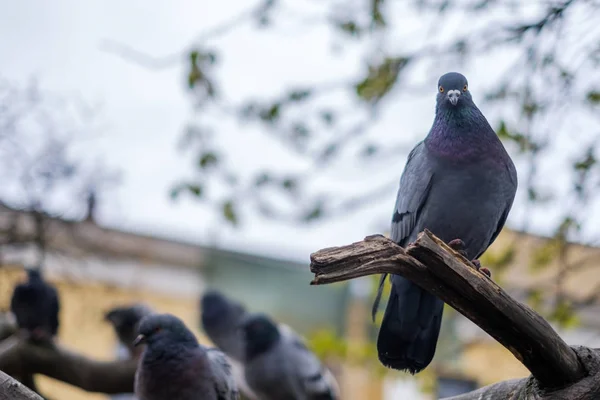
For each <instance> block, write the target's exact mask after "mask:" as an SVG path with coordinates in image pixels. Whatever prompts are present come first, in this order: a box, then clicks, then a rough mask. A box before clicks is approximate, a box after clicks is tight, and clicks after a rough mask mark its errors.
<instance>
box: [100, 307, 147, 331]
mask: <svg viewBox="0 0 600 400" xmlns="http://www.w3.org/2000/svg"><path fill="white" fill-rule="evenodd" d="M150 313H151V312H150V310H149V309H148V308H147V307H146V306H144V305H142V304H134V305H132V306H123V307H115V308H113V309H111V310H109V311H108V312H107V313H106V314H104V319H105V320H106V321H108V322H110V323H111V324H113V326H114V327H115V328H116V329H117V330H125V329H133V328H134V327H135V325H136V324H137V323H138V322H139V321H140V320H141V319H142V318H143V317H144V316H146V315H148V314H150Z"/></svg>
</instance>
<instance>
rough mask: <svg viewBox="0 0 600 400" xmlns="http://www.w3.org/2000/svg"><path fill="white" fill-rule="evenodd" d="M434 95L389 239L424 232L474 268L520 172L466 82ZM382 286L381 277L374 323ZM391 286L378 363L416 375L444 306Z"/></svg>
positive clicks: (396, 279)
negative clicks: (432, 116)
mask: <svg viewBox="0 0 600 400" xmlns="http://www.w3.org/2000/svg"><path fill="white" fill-rule="evenodd" d="M437 90H438V94H437V105H436V110H435V119H434V122H433V126H432V127H431V130H430V131H429V134H428V135H427V137H426V138H425V139H424V140H423V141H421V142H420V143H418V144H417V145H416V147H415V148H414V149H413V150H412V151H411V152H410V154H409V155H408V161H407V163H406V166H405V168H404V172H403V174H402V177H401V179H400V189H399V190H398V197H397V199H396V205H395V207H394V214H393V218H392V229H391V238H392V240H394V241H395V242H396V243H398V244H399V245H401V246H406V245H408V244H409V243H411V242H413V241H414V240H416V238H417V235H418V234H419V233H420V232H421V231H423V230H424V229H429V230H430V231H431V232H433V233H434V234H435V235H436V236H438V237H440V238H441V239H442V240H444V241H445V242H446V243H449V244H450V245H451V246H453V247H454V248H456V249H457V250H460V251H461V252H462V253H463V254H464V255H465V256H466V257H467V258H468V259H473V260H474V263H475V264H476V267H478V268H479V267H480V265H479V262H478V260H476V259H477V258H479V257H480V256H481V255H482V254H483V252H484V251H485V250H486V249H487V248H488V246H490V245H491V244H492V243H493V242H494V240H495V239H496V237H497V236H498V234H499V233H500V231H501V230H502V227H503V226H504V222H505V221H506V217H507V216H508V213H509V211H510V209H511V207H512V203H513V200H514V197H515V192H516V190H517V172H516V169H515V166H514V164H513V162H512V160H511V159H510V156H509V155H508V153H507V152H506V150H505V149H504V146H503V145H502V143H501V142H500V140H499V139H498V136H497V135H496V133H495V132H494V130H493V129H492V128H491V126H490V125H489V123H488V122H487V120H486V119H485V117H484V116H483V114H482V113H481V111H480V110H479V109H478V108H477V106H476V105H475V103H473V99H472V98H471V93H470V92H469V87H468V83H467V79H466V78H465V77H464V76H463V75H461V74H459V73H456V72H450V73H447V74H445V75H443V76H442V77H441V78H440V80H439V82H438V88H437ZM482 270H484V269H483V268H482ZM484 272H485V271H484ZM487 274H488V275H489V272H487ZM385 278H386V275H383V276H382V277H381V281H380V287H379V293H378V295H377V298H376V300H375V304H374V305H373V318H375V313H376V311H377V307H378V303H379V300H380V297H381V291H382V288H383V284H384V283H385ZM391 281H392V289H391V293H390V297H389V300H388V304H387V307H386V310H385V314H384V317H383V322H382V324H381V328H380V330H379V337H378V339H377V350H378V353H379V360H380V361H381V363H382V364H384V365H385V366H387V367H390V368H393V369H398V370H407V371H409V372H410V373H412V374H414V373H417V372H419V371H421V370H422V369H423V368H425V367H427V366H428V365H429V363H430V362H431V360H432V358H433V355H434V353H435V348H436V343H437V339H438V335H439V331H440V324H441V321H442V311H443V307H444V303H443V302H442V301H441V300H440V299H438V298H437V297H435V296H434V295H432V294H430V293H429V292H427V291H425V290H424V289H421V287H419V286H417V285H415V284H413V283H412V282H410V281H409V280H407V279H404V278H403V277H401V276H397V275H392V276H391Z"/></svg>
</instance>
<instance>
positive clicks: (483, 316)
mask: <svg viewBox="0 0 600 400" xmlns="http://www.w3.org/2000/svg"><path fill="white" fill-rule="evenodd" d="M311 271H312V272H313V273H315V279H314V280H313V282H311V284H317V285H318V284H326V283H331V282H338V281H344V280H348V279H352V278H357V277H360V276H365V275H372V274H378V273H392V274H397V275H402V276H404V277H405V278H407V279H409V280H411V281H412V282H414V283H416V284H417V285H419V286H421V287H422V288H424V289H425V290H427V291H429V292H431V293H433V294H435V295H436V296H438V297H439V298H441V299H442V300H444V301H445V302H446V303H447V304H449V305H450V306H452V307H454V308H455V309H456V310H458V311H459V312H460V313H462V314H463V315H465V316H466V317H467V318H469V319H470V320H471V321H473V322H474V323H475V324H477V325H478V326H479V327H481V328H482V329H483V330H485V331H486V332H487V333H488V334H490V335H491V336H492V337H494V338H495V339H496V340H497V341H498V342H500V343H501V344H502V345H503V346H504V347H506V348H507V349H508V350H510V351H511V352H512V353H513V355H514V356H515V357H516V358H517V359H518V360H519V361H520V362H521V363H523V365H524V366H525V367H527V369H529V371H530V372H531V373H532V374H533V376H534V377H535V378H536V380H537V382H539V385H540V387H542V388H557V387H564V386H567V385H569V384H571V383H573V382H577V381H578V380H580V379H581V378H582V377H583V375H584V373H585V370H584V368H583V367H582V365H581V364H580V362H579V360H578V358H577V355H576V354H575V352H574V351H573V350H572V349H571V348H570V347H569V346H568V345H567V344H566V343H565V342H564V341H563V340H562V339H561V338H560V336H558V334H557V333H556V332H555V331H554V330H553V329H552V327H551V326H550V324H548V322H546V320H544V319H543V318H542V317H541V316H540V315H539V314H537V313H536V312H535V311H533V310H532V309H530V308H529V307H527V306H526V305H524V304H521V303H519V302H518V301H516V300H514V299H513V298H512V297H510V296H509V295H508V294H507V293H506V292H505V291H504V290H502V288H501V287H499V286H498V285H496V284H495V283H494V282H493V281H492V280H490V279H488V278H487V276H485V275H483V274H482V273H479V272H478V271H476V270H475V268H474V267H473V265H472V264H471V263H470V262H469V261H468V260H466V259H465V258H464V257H462V256H461V255H460V254H458V253H457V252H455V251H454V250H452V249H451V248H450V247H448V246H447V245H446V244H445V243H443V242H442V241H441V240H440V239H438V238H437V237H435V236H434V235H433V234H432V233H431V232H429V231H427V230H426V231H425V232H422V233H421V234H420V235H419V237H418V239H417V240H416V241H415V243H413V244H411V245H410V246H408V248H407V249H406V251H405V250H404V249H403V248H402V247H400V246H398V245H396V244H395V243H394V242H392V241H391V240H389V239H387V238H385V237H383V236H381V235H375V236H369V237H367V238H366V239H365V240H364V241H362V242H357V243H353V244H351V245H349V246H343V247H335V248H328V249H323V250H320V251H318V252H316V253H313V254H311Z"/></svg>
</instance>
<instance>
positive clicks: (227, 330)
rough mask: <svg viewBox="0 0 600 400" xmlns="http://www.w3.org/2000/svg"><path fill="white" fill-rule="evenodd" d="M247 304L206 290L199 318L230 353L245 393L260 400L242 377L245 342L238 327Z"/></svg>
mask: <svg viewBox="0 0 600 400" xmlns="http://www.w3.org/2000/svg"><path fill="white" fill-rule="evenodd" d="M246 315H247V311H246V308H245V307H244V306H243V305H242V304H241V303H239V302H237V301H235V300H233V299H231V298H228V297H227V296H225V294H223V293H221V292H220V291H218V290H207V291H206V292H204V294H203V295H202V297H201V298H200V322H201V325H202V329H203V330H204V333H206V336H208V338H209V339H210V340H211V341H212V342H213V343H214V344H215V345H216V346H217V347H218V348H219V349H220V350H221V351H222V352H223V353H225V354H226V355H227V356H228V357H229V363H230V364H231V371H232V375H233V376H234V378H235V381H236V383H237V385H238V388H239V390H240V392H241V393H242V394H243V395H244V397H246V398H248V399H250V400H259V399H258V396H257V395H256V393H254V392H253V391H252V389H250V387H249V386H248V384H247V383H246V379H245V377H244V366H243V364H242V361H243V358H244V343H243V337H242V333H241V331H240V329H239V326H240V323H241V321H242V320H243V319H244V318H245V317H246Z"/></svg>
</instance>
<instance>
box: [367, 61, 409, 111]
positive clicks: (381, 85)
mask: <svg viewBox="0 0 600 400" xmlns="http://www.w3.org/2000/svg"><path fill="white" fill-rule="evenodd" d="M409 61H410V59H409V58H406V57H393V58H390V57H388V58H386V59H385V60H384V61H383V62H382V63H381V64H379V65H370V66H369V74H368V76H367V77H366V78H365V79H363V80H362V81H360V82H359V83H357V84H356V85H355V90H356V94H357V95H358V97H359V98H360V99H362V100H364V101H368V102H377V101H379V100H380V99H381V98H383V97H384V96H385V95H386V94H388V93H389V92H390V91H391V90H392V88H393V87H394V85H395V84H396V82H397V81H398V76H399V74H400V71H401V70H402V69H403V68H404V67H405V66H406V65H407V64H408V62H409Z"/></svg>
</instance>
